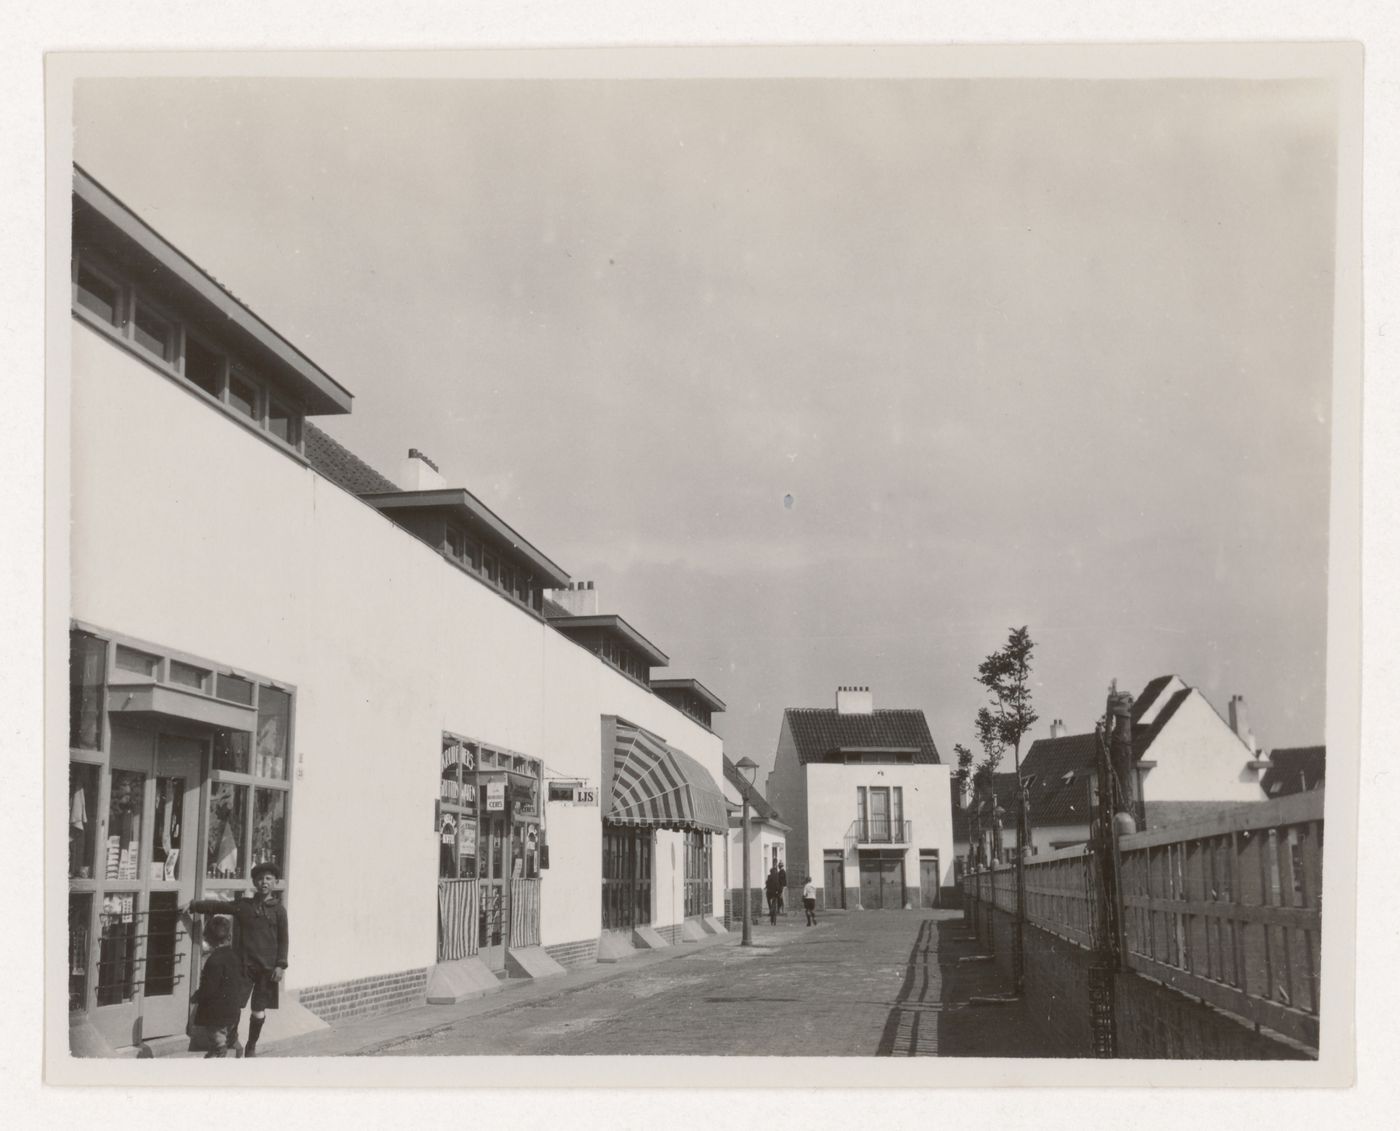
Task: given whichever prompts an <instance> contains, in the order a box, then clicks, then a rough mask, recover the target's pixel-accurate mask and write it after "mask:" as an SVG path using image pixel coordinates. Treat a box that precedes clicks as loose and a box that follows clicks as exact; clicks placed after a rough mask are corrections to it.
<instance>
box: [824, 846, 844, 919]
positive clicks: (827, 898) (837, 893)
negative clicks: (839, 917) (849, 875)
mask: <svg viewBox="0 0 1400 1131" xmlns="http://www.w3.org/2000/svg"><path fill="white" fill-rule="evenodd" d="M822 867H823V870H824V872H825V875H824V876H823V877H822V883H823V885H824V891H823V896H824V898H823V904H824V905H825V906H826V907H845V906H846V865H845V862H844V861H843V860H842V859H841V858H840V857H839V856H838V857H837V858H836V859H834V860H833V859H831V858H830V857H828V858H827V859H826V860H824V861H823V862H822Z"/></svg>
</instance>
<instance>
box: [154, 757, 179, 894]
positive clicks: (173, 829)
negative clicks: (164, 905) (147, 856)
mask: <svg viewBox="0 0 1400 1131" xmlns="http://www.w3.org/2000/svg"><path fill="white" fill-rule="evenodd" d="M184 813H185V779H184V778H161V777H158V778H156V826H155V834H154V837H153V838H152V843H151V861H152V863H151V867H152V868H153V869H154V871H155V875H154V877H153V878H154V879H157V880H178V879H179V878H180V868H181V860H180V847H181V845H182V844H183V843H184V833H185V830H184V827H183V826H184Z"/></svg>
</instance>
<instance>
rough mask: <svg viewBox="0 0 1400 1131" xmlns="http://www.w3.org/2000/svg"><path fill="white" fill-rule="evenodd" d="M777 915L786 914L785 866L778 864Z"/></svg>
mask: <svg viewBox="0 0 1400 1131" xmlns="http://www.w3.org/2000/svg"><path fill="white" fill-rule="evenodd" d="M778 914H780V915H786V914H787V865H786V864H783V863H779V864H778Z"/></svg>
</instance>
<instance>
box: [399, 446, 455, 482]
mask: <svg viewBox="0 0 1400 1131" xmlns="http://www.w3.org/2000/svg"><path fill="white" fill-rule="evenodd" d="M446 486H447V480H445V479H444V478H443V477H442V473H441V472H439V471H438V466H437V464H435V463H434V462H433V461H432V460H430V459H429V458H428V457H427V456H425V455H424V454H423V453H422V452H420V451H419V450H418V449H417V448H409V449H408V457H407V458H406V459H405V460H404V461H403V463H402V464H401V465H400V467H399V487H400V488H402V489H403V490H405V491H440V490H442V489H443V488H444V487H446Z"/></svg>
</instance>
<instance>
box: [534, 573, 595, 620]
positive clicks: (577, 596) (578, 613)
mask: <svg viewBox="0 0 1400 1131" xmlns="http://www.w3.org/2000/svg"><path fill="white" fill-rule="evenodd" d="M545 595H546V596H547V597H548V598H549V599H550V600H551V601H553V602H554V603H555V604H556V605H563V606H564V608H566V609H568V610H569V615H570V616H573V617H591V616H596V615H597V614H598V590H596V589H594V588H593V582H591V581H571V582H569V587H568V588H567V589H549V590H546V592H545Z"/></svg>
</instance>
